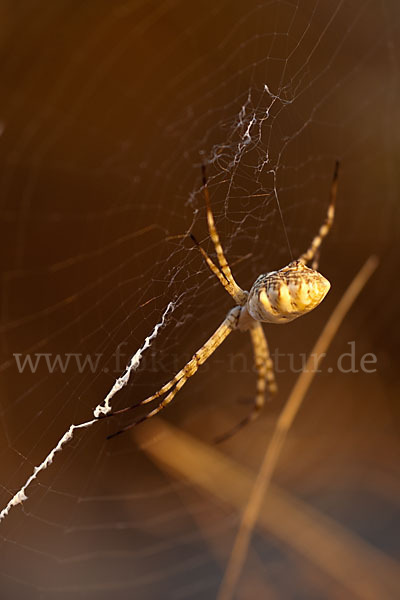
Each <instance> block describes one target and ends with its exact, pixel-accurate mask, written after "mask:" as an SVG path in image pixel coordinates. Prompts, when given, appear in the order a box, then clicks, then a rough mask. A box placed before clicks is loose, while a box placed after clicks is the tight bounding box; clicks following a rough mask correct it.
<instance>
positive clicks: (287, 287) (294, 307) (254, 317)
mask: <svg viewBox="0 0 400 600" xmlns="http://www.w3.org/2000/svg"><path fill="white" fill-rule="evenodd" d="M338 167H339V164H338V163H336V166H335V172H334V176H333V182H332V187H331V196H330V203H329V206H328V210H327V214H326V218H325V220H324V222H323V224H322V225H321V227H320V229H319V231H318V234H317V235H316V236H315V237H314V239H313V240H312V242H311V245H310V247H309V248H308V249H307V251H306V252H304V254H302V255H301V256H300V258H299V259H298V260H295V261H292V262H291V263H289V264H288V265H287V266H286V267H283V268H282V269H279V271H271V272H270V273H266V274H264V275H260V276H259V277H258V278H257V279H256V281H255V282H254V284H253V286H252V287H251V289H250V292H247V291H246V290H243V289H242V288H241V287H240V286H239V285H238V284H237V283H236V281H235V279H234V277H233V275H232V271H231V269H230V267H229V264H228V262H227V260H226V258H225V255H224V251H223V249H222V246H221V242H220V240H219V235H218V232H217V229H216V227H215V223H214V217H213V213H212V210H211V203H210V197H209V192H208V187H207V179H206V176H205V169H204V167H203V186H204V195H205V200H206V208H207V222H208V230H209V232H210V237H211V239H212V241H213V242H214V246H215V251H216V254H217V258H218V263H219V267H218V266H217V265H216V264H215V263H214V262H213V261H212V260H211V258H210V257H209V256H208V254H207V252H206V251H205V250H204V249H203V248H202V247H201V246H200V244H198V242H197V241H196V239H195V238H194V236H191V237H192V239H193V241H194V242H195V244H196V245H197V246H198V248H199V250H200V252H201V253H202V255H203V257H204V259H205V261H206V263H207V265H208V266H209V267H210V269H211V271H212V272H213V273H214V275H216V276H217V277H218V279H219V281H220V283H221V284H222V285H223V287H224V288H225V289H226V291H227V292H228V293H229V294H230V295H231V296H232V298H233V299H234V301H235V304H236V306H235V307H234V308H232V309H231V310H230V311H229V312H228V314H227V315H226V317H225V319H224V320H223V322H222V323H221V325H220V326H219V327H218V329H217V330H216V331H215V332H214V333H213V334H212V336H211V337H210V338H209V339H208V340H207V341H206V343H205V344H204V345H203V346H202V347H201V348H200V349H199V350H197V352H195V354H194V355H193V356H192V358H191V360H190V361H189V362H188V363H187V364H186V365H185V366H184V367H183V369H181V370H180V371H179V372H178V373H177V374H176V375H175V376H174V377H173V378H172V379H171V380H170V381H168V382H167V383H166V384H165V385H163V386H162V388H160V389H159V390H158V391H157V392H156V393H155V394H153V395H152V396H149V397H148V398H145V399H144V400H141V401H140V402H137V403H136V404H133V405H131V406H128V407H126V408H123V409H122V410H119V411H116V412H115V413H110V414H109V415H108V416H113V415H116V414H121V413H124V412H126V411H129V410H132V409H133V408H136V407H137V406H141V405H143V404H148V403H149V402H153V401H154V400H157V399H158V398H162V400H161V401H160V402H159V403H158V405H157V406H156V407H155V408H154V409H153V410H151V411H150V412H148V413H147V414H146V415H145V416H144V417H141V418H140V419H137V420H136V421H134V422H133V423H130V424H129V425H127V426H126V427H124V428H123V429H120V430H119V431H117V433H115V434H112V435H111V436H109V437H112V436H113V435H117V434H118V433H122V432H123V431H126V430H127V429H130V428H131V427H133V426H134V425H137V424H138V423H141V422H142V421H145V420H146V419H149V418H150V417H153V416H154V415H156V414H158V413H159V412H160V411H161V410H162V409H163V408H164V407H165V406H166V405H167V404H169V403H170V402H171V401H172V400H173V399H174V397H175V396H176V394H177V393H178V392H179V390H180V389H181V388H182V387H183V386H184V385H185V383H186V381H187V380H188V379H189V378H190V377H192V376H193V375H194V374H195V373H196V372H197V370H198V368H199V367H200V366H201V365H202V364H204V363H205V361H206V360H207V359H208V358H209V357H210V356H211V354H212V353H213V352H215V350H216V349H217V348H218V347H219V346H220V345H221V344H222V342H223V341H224V340H225V339H226V338H227V337H228V335H229V334H230V333H231V332H232V331H234V330H236V329H238V330H240V331H249V333H250V336H251V340H252V344H253V351H254V362H255V366H256V369H257V374H258V377H257V391H256V397H255V401H254V408H253V410H252V412H251V413H250V414H249V415H248V416H247V417H245V418H244V419H243V420H242V421H241V422H240V423H239V424H238V425H237V426H236V427H234V428H233V429H231V431H229V432H228V433H227V434H225V435H224V436H221V437H220V438H219V440H218V441H222V440H224V439H226V438H228V437H230V436H231V435H232V434H233V433H235V432H236V431H237V430H238V429H240V428H241V427H243V426H244V425H246V424H247V423H249V422H250V421H252V420H253V419H255V418H256V417H257V416H258V414H259V413H260V410H261V408H262V407H263V405H264V402H265V391H266V388H268V390H269V392H270V393H271V394H272V393H274V392H276V390H277V386H276V381H275V375H274V366H273V363H272V360H271V358H270V355H269V350H268V344H267V340H266V337H265V334H264V330H263V328H262V325H261V323H262V322H265V323H288V322H289V321H293V319H297V317H300V316H302V315H305V314H307V313H308V312H310V311H311V310H313V309H314V308H315V307H316V306H318V305H319V304H320V303H321V302H322V300H323V299H324V298H325V296H326V294H327V293H328V291H329V288H330V283H329V281H328V280H327V279H325V277H324V276H323V275H321V273H318V271H317V268H318V259H319V250H320V247H321V244H322V241H323V239H324V237H325V236H326V235H327V234H328V232H329V230H330V228H331V226H332V223H333V219H334V216H335V200H336V191H337V176H338ZM308 262H311V264H312V268H310V267H307V263H308Z"/></svg>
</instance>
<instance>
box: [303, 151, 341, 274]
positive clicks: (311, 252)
mask: <svg viewBox="0 0 400 600" xmlns="http://www.w3.org/2000/svg"><path fill="white" fill-rule="evenodd" d="M338 178H339V161H338V160H337V161H336V163H335V169H334V172H333V179H332V185H331V192H330V199H329V205H328V210H327V213H326V217H325V219H324V222H323V223H322V225H321V227H320V228H319V231H318V233H317V235H316V236H315V238H314V239H313V241H312V242H311V245H310V247H309V248H308V250H307V251H306V252H304V254H302V255H301V256H300V257H299V260H300V261H301V262H302V263H304V264H305V265H306V264H307V263H309V262H310V261H313V262H312V268H313V269H314V270H317V269H318V262H319V253H320V248H321V245H322V242H323V241H324V238H325V237H326V236H327V235H328V233H329V231H330V229H331V227H332V225H333V221H334V218H335V206H336V196H337V186H338Z"/></svg>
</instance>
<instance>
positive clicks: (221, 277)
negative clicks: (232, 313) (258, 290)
mask: <svg viewBox="0 0 400 600" xmlns="http://www.w3.org/2000/svg"><path fill="white" fill-rule="evenodd" d="M190 237H191V238H192V241H193V242H194V244H195V245H196V246H197V248H198V249H199V251H200V253H201V255H202V257H203V258H204V260H205V261H206V263H207V265H208V266H209V267H210V270H211V271H212V272H213V273H214V275H216V277H218V279H219V280H220V282H221V284H222V285H223V286H224V288H225V289H226V291H227V292H228V294H230V295H231V296H232V298H233V299H234V300H235V302H237V301H238V297H237V293H236V290H235V289H234V288H233V286H232V284H231V283H230V282H229V281H228V280H227V279H226V277H225V275H223V274H222V273H221V271H220V270H219V268H218V267H217V265H216V264H214V262H213V261H212V260H211V258H210V257H209V256H208V254H207V252H206V251H205V250H204V248H202V247H201V246H200V244H199V242H198V241H197V239H196V238H195V237H194V235H193V234H192V233H191V234H190Z"/></svg>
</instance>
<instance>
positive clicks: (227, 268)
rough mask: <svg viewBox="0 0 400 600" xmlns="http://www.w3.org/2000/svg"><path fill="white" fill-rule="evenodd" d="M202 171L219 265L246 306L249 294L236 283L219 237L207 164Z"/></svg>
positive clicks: (210, 226)
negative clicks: (212, 205)
mask: <svg viewBox="0 0 400 600" xmlns="http://www.w3.org/2000/svg"><path fill="white" fill-rule="evenodd" d="M201 171H202V175H203V190H204V199H205V203H206V211H207V224H208V231H209V233H210V237H211V239H212V241H213V244H214V248H215V252H216V254H217V258H218V263H219V266H220V267H221V271H222V274H223V276H224V277H225V279H226V281H227V282H228V284H229V288H230V289H231V290H232V292H231V291H229V289H228V288H227V289H228V291H229V293H230V294H231V296H233V298H234V300H235V302H236V304H238V305H239V306H244V304H246V300H247V295H246V293H245V292H244V291H243V290H242V288H241V287H240V286H239V285H238V284H237V283H236V281H235V279H234V277H233V275H232V271H231V268H230V266H229V264H228V261H227V260H226V258H225V254H224V251H223V249H222V245H221V242H220V239H219V235H218V231H217V228H216V226H215V221H214V215H213V212H212V208H211V200H210V192H209V190H208V184H207V176H206V167H205V165H202V167H201ZM209 266H210V265H209ZM210 268H211V266H210ZM212 270H213V269H212ZM224 287H226V286H224Z"/></svg>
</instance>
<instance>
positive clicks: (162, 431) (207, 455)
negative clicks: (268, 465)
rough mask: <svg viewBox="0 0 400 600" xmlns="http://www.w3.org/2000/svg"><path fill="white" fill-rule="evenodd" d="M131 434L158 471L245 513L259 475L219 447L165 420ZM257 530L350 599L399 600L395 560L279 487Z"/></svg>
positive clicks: (324, 593)
mask: <svg viewBox="0 0 400 600" xmlns="http://www.w3.org/2000/svg"><path fill="white" fill-rule="evenodd" d="M132 434H133V435H134V437H135V441H136V442H138V443H139V445H140V446H141V448H142V450H144V452H146V454H147V455H148V456H149V457H150V458H151V459H152V460H153V461H154V462H155V463H156V464H157V465H158V466H159V467H161V468H163V469H165V470H167V471H168V472H169V473H172V474H173V476H175V477H177V478H178V479H179V480H185V481H187V482H189V483H190V484H192V485H194V486H196V487H197V488H198V489H199V490H201V491H202V492H203V493H204V492H205V493H206V494H207V495H209V496H211V497H212V498H214V499H216V500H218V504H219V502H221V501H222V502H224V503H226V504H227V505H228V506H230V507H232V508H234V509H235V510H236V511H238V512H240V511H242V510H243V508H244V506H245V505H246V503H247V501H248V498H249V494H250V493H251V490H252V487H253V482H254V475H253V473H252V472H250V471H249V470H247V469H246V468H245V467H243V466H242V465H239V464H238V463H236V462H234V461H233V460H232V459H231V458H229V457H228V456H225V455H224V454H222V452H220V451H219V450H218V449H217V448H216V447H215V446H209V445H206V444H204V443H202V442H200V441H199V440H197V439H195V438H193V437H192V436H190V435H188V434H187V433H184V432H183V431H181V430H179V429H177V428H176V427H172V426H171V425H169V424H167V423H165V422H164V421H162V420H160V419H159V420H156V419H154V420H153V422H151V421H150V422H149V423H148V425H146V427H143V428H142V427H138V428H137V429H134V430H132ZM257 527H258V528H259V530H261V531H262V532H263V533H264V535H266V536H268V537H271V535H272V536H273V537H275V538H276V539H277V540H279V541H280V542H282V543H283V544H285V545H286V546H287V547H288V548H289V549H292V550H294V551H295V552H297V553H298V554H299V555H300V556H302V557H303V558H305V559H307V560H308V561H310V563H311V564H312V565H315V566H316V567H317V568H318V570H319V571H320V572H321V573H324V574H325V575H326V576H327V579H328V581H329V582H331V581H335V582H337V583H338V584H339V585H340V586H342V587H343V590H344V593H346V598H347V597H351V598H357V599H358V600H377V599H378V598H379V599H380V598H384V599H385V600H392V599H394V598H400V581H399V577H398V565H397V563H396V562H395V561H394V560H393V559H392V558H391V557H389V556H387V555H385V554H384V553H383V552H382V551H380V550H379V549H377V548H375V547H374V546H372V545H371V544H370V543H368V542H367V541H365V540H363V539H362V538H360V537H359V536H358V535H357V534H356V533H353V532H351V531H349V530H348V529H346V528H345V527H343V525H340V524H339V523H337V522H336V521H335V520H334V519H332V518H330V517H328V516H326V515H323V514H321V513H320V512H319V511H318V510H316V509H315V508H313V507H311V506H310V505H308V504H306V503H305V502H303V501H302V500H299V499H297V498H294V497H293V496H292V495H290V494H288V493H287V492H285V491H283V490H281V489H279V488H277V486H276V485H274V484H271V486H270V487H269V489H268V494H267V496H266V497H264V498H262V502H261V509H260V513H259V515H258V519H257ZM270 584H271V582H270V581H269V580H268V581H267V586H268V587H267V590H268V596H265V595H262V596H261V595H259V596H258V597H260V598H261V597H262V598H264V597H268V598H270V595H269V593H270V587H269V586H270ZM314 591H315V590H314ZM263 593H264V594H265V590H264V591H263ZM322 596H323V597H324V598H328V597H330V596H329V594H328V592H327V590H326V589H325V587H324V588H322V589H321V597H322ZM252 597H254V596H252ZM256 597H257V596H256ZM333 597H336V596H335V595H334V596H333Z"/></svg>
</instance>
